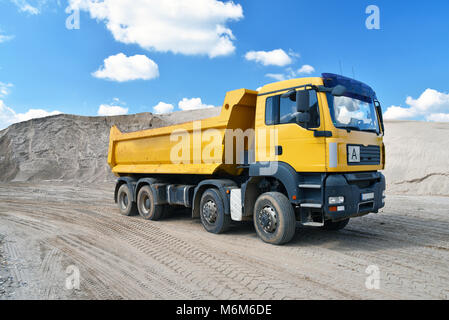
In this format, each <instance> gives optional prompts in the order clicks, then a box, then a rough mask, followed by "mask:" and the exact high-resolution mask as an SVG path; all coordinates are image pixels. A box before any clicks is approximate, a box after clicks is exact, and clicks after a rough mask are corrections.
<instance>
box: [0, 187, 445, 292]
mask: <svg viewBox="0 0 449 320" xmlns="http://www.w3.org/2000/svg"><path fill="white" fill-rule="evenodd" d="M113 188H114V185H113V184H106V185H97V186H93V187H92V186H91V187H89V188H86V187H83V186H81V185H78V186H76V185H67V184H65V185H64V184H60V183H56V184H53V183H50V182H48V183H39V184H30V183H10V184H1V185H0V300H2V299H23V298H25V299H213V298H218V299H242V298H245V299H305V298H311V299H424V298H425V299H449V267H448V266H449V198H447V197H428V196H421V197H412V196H393V195H389V196H388V197H387V206H386V208H385V209H384V210H383V212H381V213H379V214H371V215H368V216H365V217H362V218H357V219H354V220H352V221H351V222H350V223H349V225H348V226H347V228H346V229H345V230H343V231H339V232H328V231H322V230H320V229H314V228H301V227H299V226H298V227H297V234H296V237H295V238H294V240H293V241H292V242H291V243H289V244H288V245H285V246H271V245H268V244H265V243H263V242H262V241H260V240H259V239H258V238H257V237H256V234H255V231H254V229H253V226H252V225H251V224H250V223H243V224H236V225H235V227H233V228H232V229H231V230H230V231H229V232H228V233H226V234H223V235H213V234H210V233H207V232H206V231H205V230H204V229H203V227H202V225H201V223H200V222H199V221H198V220H191V218H190V217H189V215H188V213H185V212H179V213H177V214H175V215H174V216H173V217H171V218H169V219H167V220H164V221H159V222H153V221H145V220H143V219H141V218H140V217H139V216H134V217H124V216H121V215H120V214H119V212H118V210H117V209H116V205H115V204H114V202H113V200H112V194H113ZM367 269H368V271H369V272H371V273H367ZM74 270H79V276H80V277H79V283H80V286H79V288H78V289H77V288H73V283H75V282H71V281H68V279H72V280H73V276H74V275H75V274H76V271H74ZM373 270H378V271H379V282H378V284H379V287H378V289H376V285H374V288H373V286H372V284H373V283H374V284H375V283H376V282H372V281H371V280H372V279H373V278H372V276H373V274H374V273H372V272H373ZM66 282H69V284H72V286H69V288H67V284H66ZM367 282H368V287H369V288H371V289H368V288H367V286H366V284H367ZM369 284H371V285H369Z"/></svg>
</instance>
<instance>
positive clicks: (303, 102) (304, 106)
mask: <svg viewBox="0 0 449 320" xmlns="http://www.w3.org/2000/svg"><path fill="white" fill-rule="evenodd" d="M296 111H298V112H307V111H309V91H308V90H300V91H296Z"/></svg>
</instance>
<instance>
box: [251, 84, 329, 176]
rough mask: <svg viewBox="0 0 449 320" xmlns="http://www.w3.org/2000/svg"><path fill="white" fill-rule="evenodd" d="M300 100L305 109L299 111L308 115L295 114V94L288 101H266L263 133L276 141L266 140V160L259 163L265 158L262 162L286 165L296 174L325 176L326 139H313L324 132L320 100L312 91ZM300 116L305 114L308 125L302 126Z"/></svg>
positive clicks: (271, 98) (277, 98)
mask: <svg viewBox="0 0 449 320" xmlns="http://www.w3.org/2000/svg"><path fill="white" fill-rule="evenodd" d="M301 96H302V98H301V104H305V107H304V108H300V109H301V110H307V112H300V111H298V108H297V103H296V95H294V94H293V95H291V96H289V97H283V96H282V94H276V95H271V96H268V97H267V98H266V99H265V108H264V109H265V119H264V126H265V130H266V131H267V132H271V135H272V133H273V132H276V139H275V140H273V139H271V141H268V139H267V143H266V146H265V152H266V157H259V160H258V161H261V160H262V158H265V161H280V162H285V163H287V164H289V165H290V166H292V167H293V168H294V169H295V171H297V172H325V171H326V165H325V161H326V154H325V152H326V141H325V137H324V136H323V135H322V134H317V136H316V135H315V131H318V132H324V131H325V128H324V117H323V115H322V114H323V112H321V110H320V105H321V104H320V101H319V98H320V97H319V95H318V94H317V92H316V91H315V90H311V89H310V90H303V91H302V92H301ZM301 113H308V114H309V115H310V121H308V122H304V120H305V119H304V116H301ZM273 129H274V130H273ZM259 142H260V136H259ZM259 142H258V145H259ZM273 144H274V145H273ZM262 161H263V160H262Z"/></svg>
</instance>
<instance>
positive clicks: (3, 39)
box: [0, 34, 14, 43]
mask: <svg viewBox="0 0 449 320" xmlns="http://www.w3.org/2000/svg"><path fill="white" fill-rule="evenodd" d="M12 39H14V36H7V35H4V34H0V43H2V42H6V41H9V40H12Z"/></svg>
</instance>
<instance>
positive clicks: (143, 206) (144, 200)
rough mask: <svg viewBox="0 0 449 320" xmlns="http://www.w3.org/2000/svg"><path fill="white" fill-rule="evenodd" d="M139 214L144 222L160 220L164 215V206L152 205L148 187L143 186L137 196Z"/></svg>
mask: <svg viewBox="0 0 449 320" xmlns="http://www.w3.org/2000/svg"><path fill="white" fill-rule="evenodd" d="M137 208H138V209H139V214H140V215H141V216H142V217H143V218H144V219H146V220H160V219H161V218H162V215H163V213H164V206H163V205H157V204H155V203H154V196H153V192H151V188H150V186H143V187H142V188H141V189H140V190H139V194H138V195H137Z"/></svg>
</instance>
